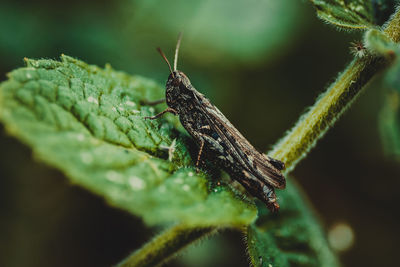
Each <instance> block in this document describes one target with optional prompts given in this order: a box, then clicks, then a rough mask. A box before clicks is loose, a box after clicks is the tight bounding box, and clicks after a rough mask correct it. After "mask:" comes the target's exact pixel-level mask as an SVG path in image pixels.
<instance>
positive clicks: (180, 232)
mask: <svg viewBox="0 0 400 267" xmlns="http://www.w3.org/2000/svg"><path fill="white" fill-rule="evenodd" d="M215 232H217V230H216V228H215V227H204V228H190V227H185V226H182V225H177V226H174V227H171V228H169V229H167V230H165V231H164V232H163V233H161V234H160V235H158V236H156V237H155V238H154V239H153V240H151V241H150V242H149V243H147V244H145V245H144V246H143V247H142V248H140V249H139V250H137V251H135V252H134V253H132V254H131V255H129V256H128V257H127V258H126V259H125V260H124V261H122V262H121V263H119V264H118V265H117V266H118V267H153V266H159V265H161V264H163V263H166V262H167V261H168V260H169V259H171V258H172V257H173V256H174V255H176V254H177V253H178V252H179V251H180V250H181V249H183V248H184V247H186V246H187V245H189V244H192V243H194V242H195V241H199V240H200V239H202V238H204V237H206V236H208V235H211V234H213V233H215Z"/></svg>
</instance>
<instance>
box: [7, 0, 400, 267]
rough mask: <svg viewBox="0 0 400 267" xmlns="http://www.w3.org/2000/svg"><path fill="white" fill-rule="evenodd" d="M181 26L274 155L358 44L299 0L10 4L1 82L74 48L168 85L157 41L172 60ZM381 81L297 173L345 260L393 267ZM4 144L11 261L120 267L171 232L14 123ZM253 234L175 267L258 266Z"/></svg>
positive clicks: (186, 63)
mask: <svg viewBox="0 0 400 267" xmlns="http://www.w3.org/2000/svg"><path fill="white" fill-rule="evenodd" d="M180 31H184V36H183V41H182V46H181V51H180V57H179V62H178V69H180V70H182V71H184V72H185V73H186V74H187V75H188V76H189V77H190V79H191V81H192V83H193V85H194V86H195V87H196V88H197V89H198V90H199V91H200V92H202V93H204V94H206V95H207V97H209V98H210V99H211V100H212V101H213V103H214V104H216V105H217V106H218V107H219V108H220V109H221V110H222V111H223V112H224V113H225V115H226V116H227V117H228V118H229V119H230V120H231V122H232V123H233V124H234V125H235V126H237V128H238V129H239V130H240V131H241V132H242V133H243V134H244V135H245V136H246V137H247V138H248V139H249V140H250V141H251V142H252V143H253V144H254V145H255V146H256V147H257V148H258V149H259V150H263V151H267V150H268V149H269V148H270V147H271V145H273V144H274V143H275V142H276V141H277V140H278V139H279V138H280V137H281V136H282V135H283V134H284V132H285V131H286V130H288V129H289V128H290V127H291V126H292V125H293V124H294V122H295V121H296V120H297V118H298V117H299V116H300V115H301V114H302V113H303V112H304V111H305V110H306V108H307V107H308V106H310V105H312V104H313V103H314V101H315V98H316V97H317V96H318V94H319V93H320V92H322V91H323V90H324V89H325V88H326V87H327V86H328V85H329V83H330V82H332V81H334V78H335V76H336V75H337V73H338V72H339V71H341V70H343V68H344V67H345V66H346V64H347V63H348V62H349V61H350V60H351V55H350V54H349V46H350V45H349V43H350V42H351V41H354V40H359V39H360V38H361V35H359V34H357V33H356V32H353V33H347V32H339V31H337V30H335V29H334V28H333V27H331V26H328V25H326V24H324V23H323V22H322V21H320V20H318V19H317V18H316V15H315V11H314V9H313V7H312V6H311V5H310V4H309V3H308V2H305V1H298V0H280V1H272V0H248V1H245V0H231V1H213V0H198V1H189V0H176V1H162V0H136V1H134V0H131V1H128V0H126V1H122V0H116V1H104V0H100V1H93V0H90V1H76V0H72V1H46V0H38V1H34V2H32V1H28V0H25V1H24V0H20V1H15V0H14V1H13V0H2V2H1V5H0V36H1V37H0V58H1V60H0V75H1V81H3V80H5V79H6V73H7V72H9V71H11V70H12V69H14V68H18V67H21V66H23V61H22V59H23V58H24V57H29V58H58V57H59V55H60V54H61V53H64V54H67V55H70V56H73V57H76V58H79V59H81V60H84V61H86V62H88V63H90V64H96V65H99V66H104V64H105V63H110V64H111V65H112V66H113V67H114V68H115V69H117V70H123V71H125V72H127V73H131V74H140V75H143V76H145V77H149V78H151V79H154V80H156V81H158V82H159V83H161V84H164V83H165V80H166V78H167V76H168V69H167V67H166V65H165V63H164V62H163V61H162V59H161V57H160V56H159V54H158V53H157V52H156V50H155V48H156V47H158V46H160V47H162V49H163V50H164V51H165V53H166V54H167V56H168V57H169V59H170V60H172V57H173V52H174V46H175V42H176V38H177V35H178V33H179V32H180ZM380 80H381V79H379V77H378V78H377V79H375V80H374V81H373V82H372V83H371V84H370V85H369V87H368V89H367V90H366V92H365V93H364V94H363V95H362V96H361V97H360V98H359V100H358V101H357V102H356V103H355V104H354V105H353V107H352V108H351V110H349V111H348V113H346V114H345V115H344V116H343V118H342V119H340V121H339V122H338V123H337V124H336V125H335V127H334V128H333V129H331V130H330V131H329V132H328V134H327V135H326V136H325V138H323V140H321V141H320V142H319V143H318V145H317V146H316V148H315V149H314V150H313V151H312V152H311V153H310V154H309V156H308V157H307V158H306V159H305V160H303V161H302V162H301V163H300V164H299V166H298V167H297V168H296V170H295V171H294V172H293V176H294V177H295V178H296V179H297V180H298V181H299V182H300V183H301V184H302V185H303V187H304V190H305V191H306V193H307V194H308V195H309V197H310V200H311V202H312V203H313V204H314V206H315V208H316V211H317V212H318V213H319V215H320V218H321V221H322V222H323V224H324V226H325V228H326V230H327V233H329V236H330V241H331V242H332V245H333V247H335V248H336V249H337V250H339V254H340V257H341V260H342V262H343V264H344V265H345V266H391V265H393V263H394V262H395V261H394V259H395V255H396V254H395V253H397V247H398V236H400V230H399V228H398V219H399V208H398V204H399V203H400V194H398V188H399V186H400V180H399V179H398V178H399V174H400V167H399V166H400V164H399V162H398V161H395V160H394V159H391V157H387V156H385V154H384V151H383V148H382V142H381V140H380V136H379V130H378V118H379V112H380V109H381V107H382V105H383V102H384V97H385V91H384V89H382V88H381V86H380V85H381V81H380ZM0 148H1V153H0V177H1V179H0V214H1V215H0V216H1V217H0V237H1V238H0V266H11V267H14V266H61V267H62V266H110V265H112V264H115V263H117V262H119V261H120V260H122V259H123V258H124V257H125V256H127V255H128V254H129V253H130V252H131V251H133V250H134V249H137V248H139V247H140V246H141V245H142V244H143V243H144V242H146V241H147V240H149V239H150V238H151V237H153V236H154V235H155V233H157V232H158V231H160V229H150V228H147V227H146V226H145V225H144V224H143V223H142V222H141V220H140V219H138V218H135V217H133V216H131V215H129V214H127V213H126V212H123V211H120V210H115V209H112V208H111V207H109V206H107V205H106V204H105V203H104V201H103V200H102V199H101V198H99V197H96V196H94V195H92V194H90V193H88V192H86V191H85V190H83V189H81V188H78V187H76V186H73V185H70V184H69V182H68V181H67V179H65V178H64V177H63V175H62V174H61V173H60V172H58V171H56V170H53V169H50V168H48V167H47V166H44V165H42V164H40V163H36V162H35V161H34V160H33V159H32V156H31V151H30V150H29V148H27V147H25V146H23V145H21V144H20V143H19V142H18V141H16V140H14V139H12V138H10V137H8V136H7V135H6V134H5V133H4V128H1V136H0ZM278 194H279V193H278ZM338 225H339V228H338V227H337V226H338ZM340 227H342V228H340ZM343 227H344V228H343ZM338 229H339V230H338ZM341 229H342V230H341ZM343 229H344V230H343ZM242 239H243V237H242V236H241V234H240V233H237V232H232V231H225V232H222V234H221V235H219V236H217V237H214V238H211V239H210V240H208V241H206V242H205V243H204V244H203V245H201V246H196V247H195V248H193V249H190V250H189V252H187V253H185V255H184V256H183V257H181V258H179V259H177V260H174V261H172V262H170V263H169V265H168V266H196V267H200V266H248V261H247V256H246V254H245V248H244V244H243V242H242ZM346 240H347V241H346ZM338 242H339V243H338ZM340 242H342V243H343V244H344V245H343V244H342V245H340V244H341V243H340ZM346 242H347V243H346ZM338 244H339V245H338Z"/></svg>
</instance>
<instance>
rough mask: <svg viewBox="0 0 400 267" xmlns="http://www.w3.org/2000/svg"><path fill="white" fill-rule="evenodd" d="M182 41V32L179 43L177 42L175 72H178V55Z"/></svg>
mask: <svg viewBox="0 0 400 267" xmlns="http://www.w3.org/2000/svg"><path fill="white" fill-rule="evenodd" d="M181 40H182V32H180V33H179V35H178V41H177V42H176V49H175V57H174V71H176V67H177V65H178V53H179V47H180V46H181Z"/></svg>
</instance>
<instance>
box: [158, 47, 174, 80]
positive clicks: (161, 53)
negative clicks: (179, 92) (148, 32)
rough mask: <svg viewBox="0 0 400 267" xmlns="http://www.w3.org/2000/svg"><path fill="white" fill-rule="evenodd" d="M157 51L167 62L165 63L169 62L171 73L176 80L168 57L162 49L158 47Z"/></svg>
mask: <svg viewBox="0 0 400 267" xmlns="http://www.w3.org/2000/svg"><path fill="white" fill-rule="evenodd" d="M157 51H158V53H160V55H161V56H162V57H163V59H164V60H165V62H167V64H168V68H169V71H170V72H171V74H172V77H174V78H175V74H174V72H173V71H172V68H171V64H169V61H168V59H167V57H166V56H165V54H164V53H163V51H162V50H161V48H159V47H157Z"/></svg>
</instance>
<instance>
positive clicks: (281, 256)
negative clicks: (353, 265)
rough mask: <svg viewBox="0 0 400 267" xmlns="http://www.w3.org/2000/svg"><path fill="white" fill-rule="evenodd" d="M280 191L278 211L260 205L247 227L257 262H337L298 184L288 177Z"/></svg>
mask: <svg viewBox="0 0 400 267" xmlns="http://www.w3.org/2000/svg"><path fill="white" fill-rule="evenodd" d="M287 182H288V185H287V189H286V190H284V191H281V192H280V195H279V202H280V204H281V207H282V208H281V210H280V211H279V214H278V215H274V214H271V213H269V212H267V211H266V210H265V208H263V207H259V213H260V214H259V218H258V219H257V221H256V222H255V223H253V224H252V225H251V226H249V228H248V232H247V234H248V236H247V245H248V254H249V256H250V260H251V262H252V264H253V265H254V266H256V267H258V266H265V267H269V266H279V267H285V266H327V267H334V266H339V265H340V264H339V261H338V259H337V258H336V256H335V255H334V253H333V252H332V251H331V249H330V248H329V246H328V242H327V240H326V238H325V236H324V232H323V230H322V229H321V226H320V222H319V221H318V219H317V217H316V215H315V214H314V212H313V210H312V207H311V205H310V204H309V203H308V201H307V200H306V197H305V195H304V194H303V193H302V192H301V190H300V187H298V186H297V184H296V183H294V182H293V179H288V181H287Z"/></svg>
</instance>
